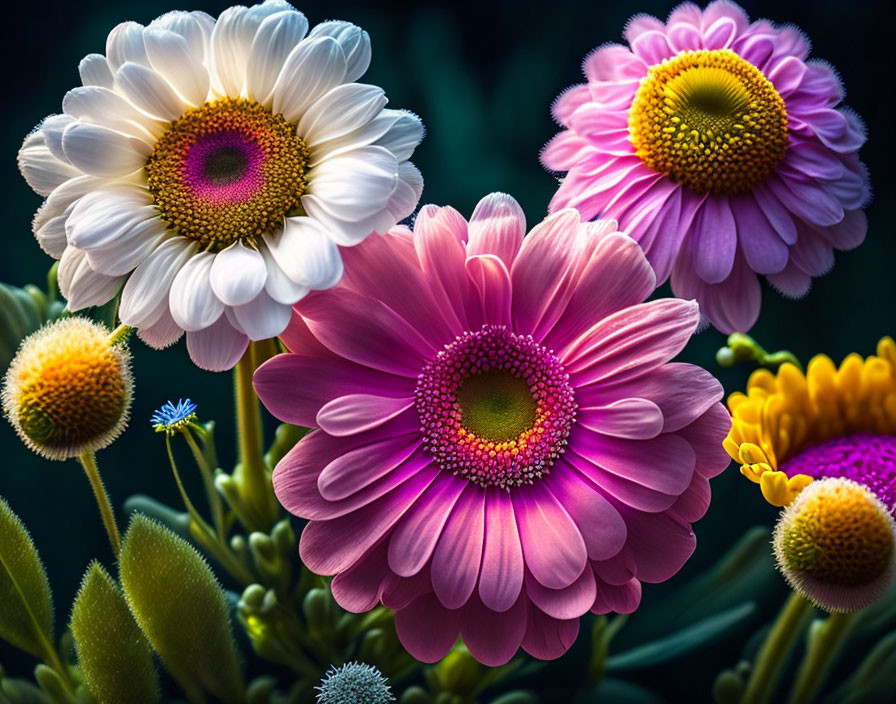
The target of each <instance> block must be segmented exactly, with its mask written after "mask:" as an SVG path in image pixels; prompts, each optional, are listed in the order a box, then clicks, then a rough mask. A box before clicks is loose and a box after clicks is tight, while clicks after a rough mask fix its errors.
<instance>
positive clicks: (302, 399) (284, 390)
mask: <svg viewBox="0 0 896 704" xmlns="http://www.w3.org/2000/svg"><path fill="white" fill-rule="evenodd" d="M253 383H254V385H255V391H256V392H257V393H258V396H259V398H260V399H261V402H262V403H263V404H264V405H265V408H267V409H268V410H269V411H270V412H271V413H272V414H273V415H274V416H275V417H276V418H279V419H280V420H282V421H284V422H285V423H291V424H293V425H299V426H302V427H304V428H312V427H314V426H316V425H317V414H318V412H319V411H320V409H321V408H323V407H324V406H325V405H326V404H327V403H329V402H330V401H331V400H333V399H338V398H340V397H346V396H349V395H350V394H353V393H355V392H356V391H357V390H358V389H376V391H377V394H378V397H377V398H379V397H381V396H388V397H389V398H388V400H387V399H382V401H387V402H388V403H392V404H396V405H397V404H398V403H399V402H400V401H401V399H402V398H409V397H411V396H413V393H414V382H413V381H411V380H410V379H408V378H407V377H404V376H396V375H394V374H388V373H384V372H380V371H377V370H376V369H371V368H369V367H362V366H361V365H358V364H354V363H352V362H349V361H348V360H347V359H332V358H327V357H313V356H305V355H299V354H279V355H277V356H276V357H272V358H271V359H269V360H268V361H267V362H265V363H264V364H262V365H261V366H260V367H259V368H258V369H257V370H256V371H255V376H254V377H253Z"/></svg>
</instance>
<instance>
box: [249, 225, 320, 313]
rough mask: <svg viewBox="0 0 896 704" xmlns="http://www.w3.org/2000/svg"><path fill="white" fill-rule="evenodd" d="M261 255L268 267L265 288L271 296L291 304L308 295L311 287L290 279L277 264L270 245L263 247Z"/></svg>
mask: <svg viewBox="0 0 896 704" xmlns="http://www.w3.org/2000/svg"><path fill="white" fill-rule="evenodd" d="M265 242H266V240H265ZM261 255H262V256H263V257H264V263H265V266H267V269H268V275H267V278H266V279H265V282H264V290H265V291H267V292H268V295H269V296H270V297H271V298H273V299H274V300H275V301H277V302H278V303H285V304H286V305H290V306H291V305H293V304H295V303H297V302H298V301H300V300H302V299H303V298H304V297H305V296H307V295H308V292H309V291H310V290H311V288H310V287H308V286H303V285H302V284H297V283H296V282H295V281H293V280H292V279H290V278H289V277H288V276H287V275H286V273H285V272H284V271H283V269H281V268H280V265H279V264H277V260H276V259H274V255H273V254H272V253H271V250H270V247H261Z"/></svg>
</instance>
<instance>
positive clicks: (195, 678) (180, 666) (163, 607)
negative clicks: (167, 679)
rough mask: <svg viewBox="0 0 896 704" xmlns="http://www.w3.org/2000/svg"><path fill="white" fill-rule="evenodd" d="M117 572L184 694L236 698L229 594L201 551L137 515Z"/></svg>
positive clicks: (239, 684)
mask: <svg viewBox="0 0 896 704" xmlns="http://www.w3.org/2000/svg"><path fill="white" fill-rule="evenodd" d="M119 572H120V574H121V584H122V586H123V587H124V593H125V595H126V596H127V599H128V603H129V604H130V607H131V612H132V613H133V614H134V617H135V618H136V619H137V623H138V624H140V628H141V629H142V630H143V633H145V634H146V637H147V638H148V639H149V642H150V644H151V645H152V647H153V648H154V649H155V651H156V652H157V653H158V654H159V657H161V659H162V662H163V663H165V666H166V667H167V668H168V670H169V671H170V672H171V674H172V675H173V676H174V678H175V679H176V680H177V681H178V682H179V683H180V685H181V687H183V689H184V691H185V692H186V693H187V695H188V696H190V697H191V698H193V699H194V700H202V695H201V694H200V692H202V691H206V692H210V693H211V694H213V695H215V696H216V697H217V698H218V699H220V700H222V701H224V702H239V701H242V699H243V691H244V685H243V676H242V671H241V669H240V663H239V658H238V657H237V651H236V644H235V643H234V640H233V631H232V629H231V625H230V616H229V613H228V607H227V599H226V597H225V595H224V591H223V590H222V589H221V587H220V585H219V584H218V582H217V580H216V579H215V576H214V574H212V571H211V569H210V568H209V566H208V563H206V561H205V560H204V559H203V558H202V556H200V554H199V553H198V552H196V550H194V549H193V548H192V547H191V546H190V545H189V543H187V542H186V541H185V540H183V539H182V538H179V537H177V536H176V535H175V534H174V533H172V532H171V531H170V530H168V529H167V528H165V527H164V526H162V525H160V524H158V523H156V522H155V521H153V520H150V519H149V518H146V517H145V516H141V515H139V514H138V515H135V516H134V518H133V519H132V520H131V525H130V527H129V528H128V532H127V534H126V535H125V538H124V542H123V543H122V547H121V556H120V558H119Z"/></svg>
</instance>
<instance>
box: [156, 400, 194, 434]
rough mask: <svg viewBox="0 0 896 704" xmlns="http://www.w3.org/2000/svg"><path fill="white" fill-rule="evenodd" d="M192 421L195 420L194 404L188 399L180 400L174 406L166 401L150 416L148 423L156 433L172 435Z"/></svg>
mask: <svg viewBox="0 0 896 704" xmlns="http://www.w3.org/2000/svg"><path fill="white" fill-rule="evenodd" d="M194 420H196V404H195V403H193V402H192V401H191V400H190V399H188V398H182V399H180V400H178V402H177V403H176V404H174V403H171V401H167V402H166V403H165V405H164V406H162V407H161V408H160V409H159V410H157V411H156V412H155V413H153V414H152V418H150V419H149V422H150V423H152V427H153V428H155V429H156V432H157V433H173V432H174V431H176V430H178V429H180V428H182V427H183V426H185V425H187V424H189V423H192V422H193V421H194Z"/></svg>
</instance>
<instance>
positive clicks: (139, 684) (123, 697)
mask: <svg viewBox="0 0 896 704" xmlns="http://www.w3.org/2000/svg"><path fill="white" fill-rule="evenodd" d="M71 628H72V633H73V634H74V637H75V650H76V652H77V653H78V664H79V665H80V666H81V671H82V672H83V673H84V679H85V681H86V682H87V687H88V688H89V689H90V691H91V692H92V693H93V695H94V696H95V697H96V698H97V701H99V702H100V704H105V703H106V702H108V703H109V704H114V703H115V702H147V704H150V703H151V702H157V701H159V698H160V694H159V679H158V675H157V674H156V668H155V663H154V662H153V657H152V651H151V650H150V648H149V643H147V642H146V638H145V637H144V636H143V633H142V632H141V631H140V627H139V626H138V625H137V622H136V621H135V620H134V617H133V616H132V615H131V611H130V609H129V608H128V604H127V601H126V600H125V598H124V594H123V593H122V592H121V589H119V587H118V585H117V584H116V583H115V580H113V579H112V577H110V576H109V574H108V573H107V572H106V571H105V570H104V569H103V568H102V567H101V566H100V565H99V563H97V562H94V563H93V564H92V565H91V566H90V567H89V568H88V570H87V574H86V575H85V576H84V581H83V582H82V583H81V590H80V591H79V592H78V596H77V597H76V598H75V605H74V607H73V608H72V622H71Z"/></svg>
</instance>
